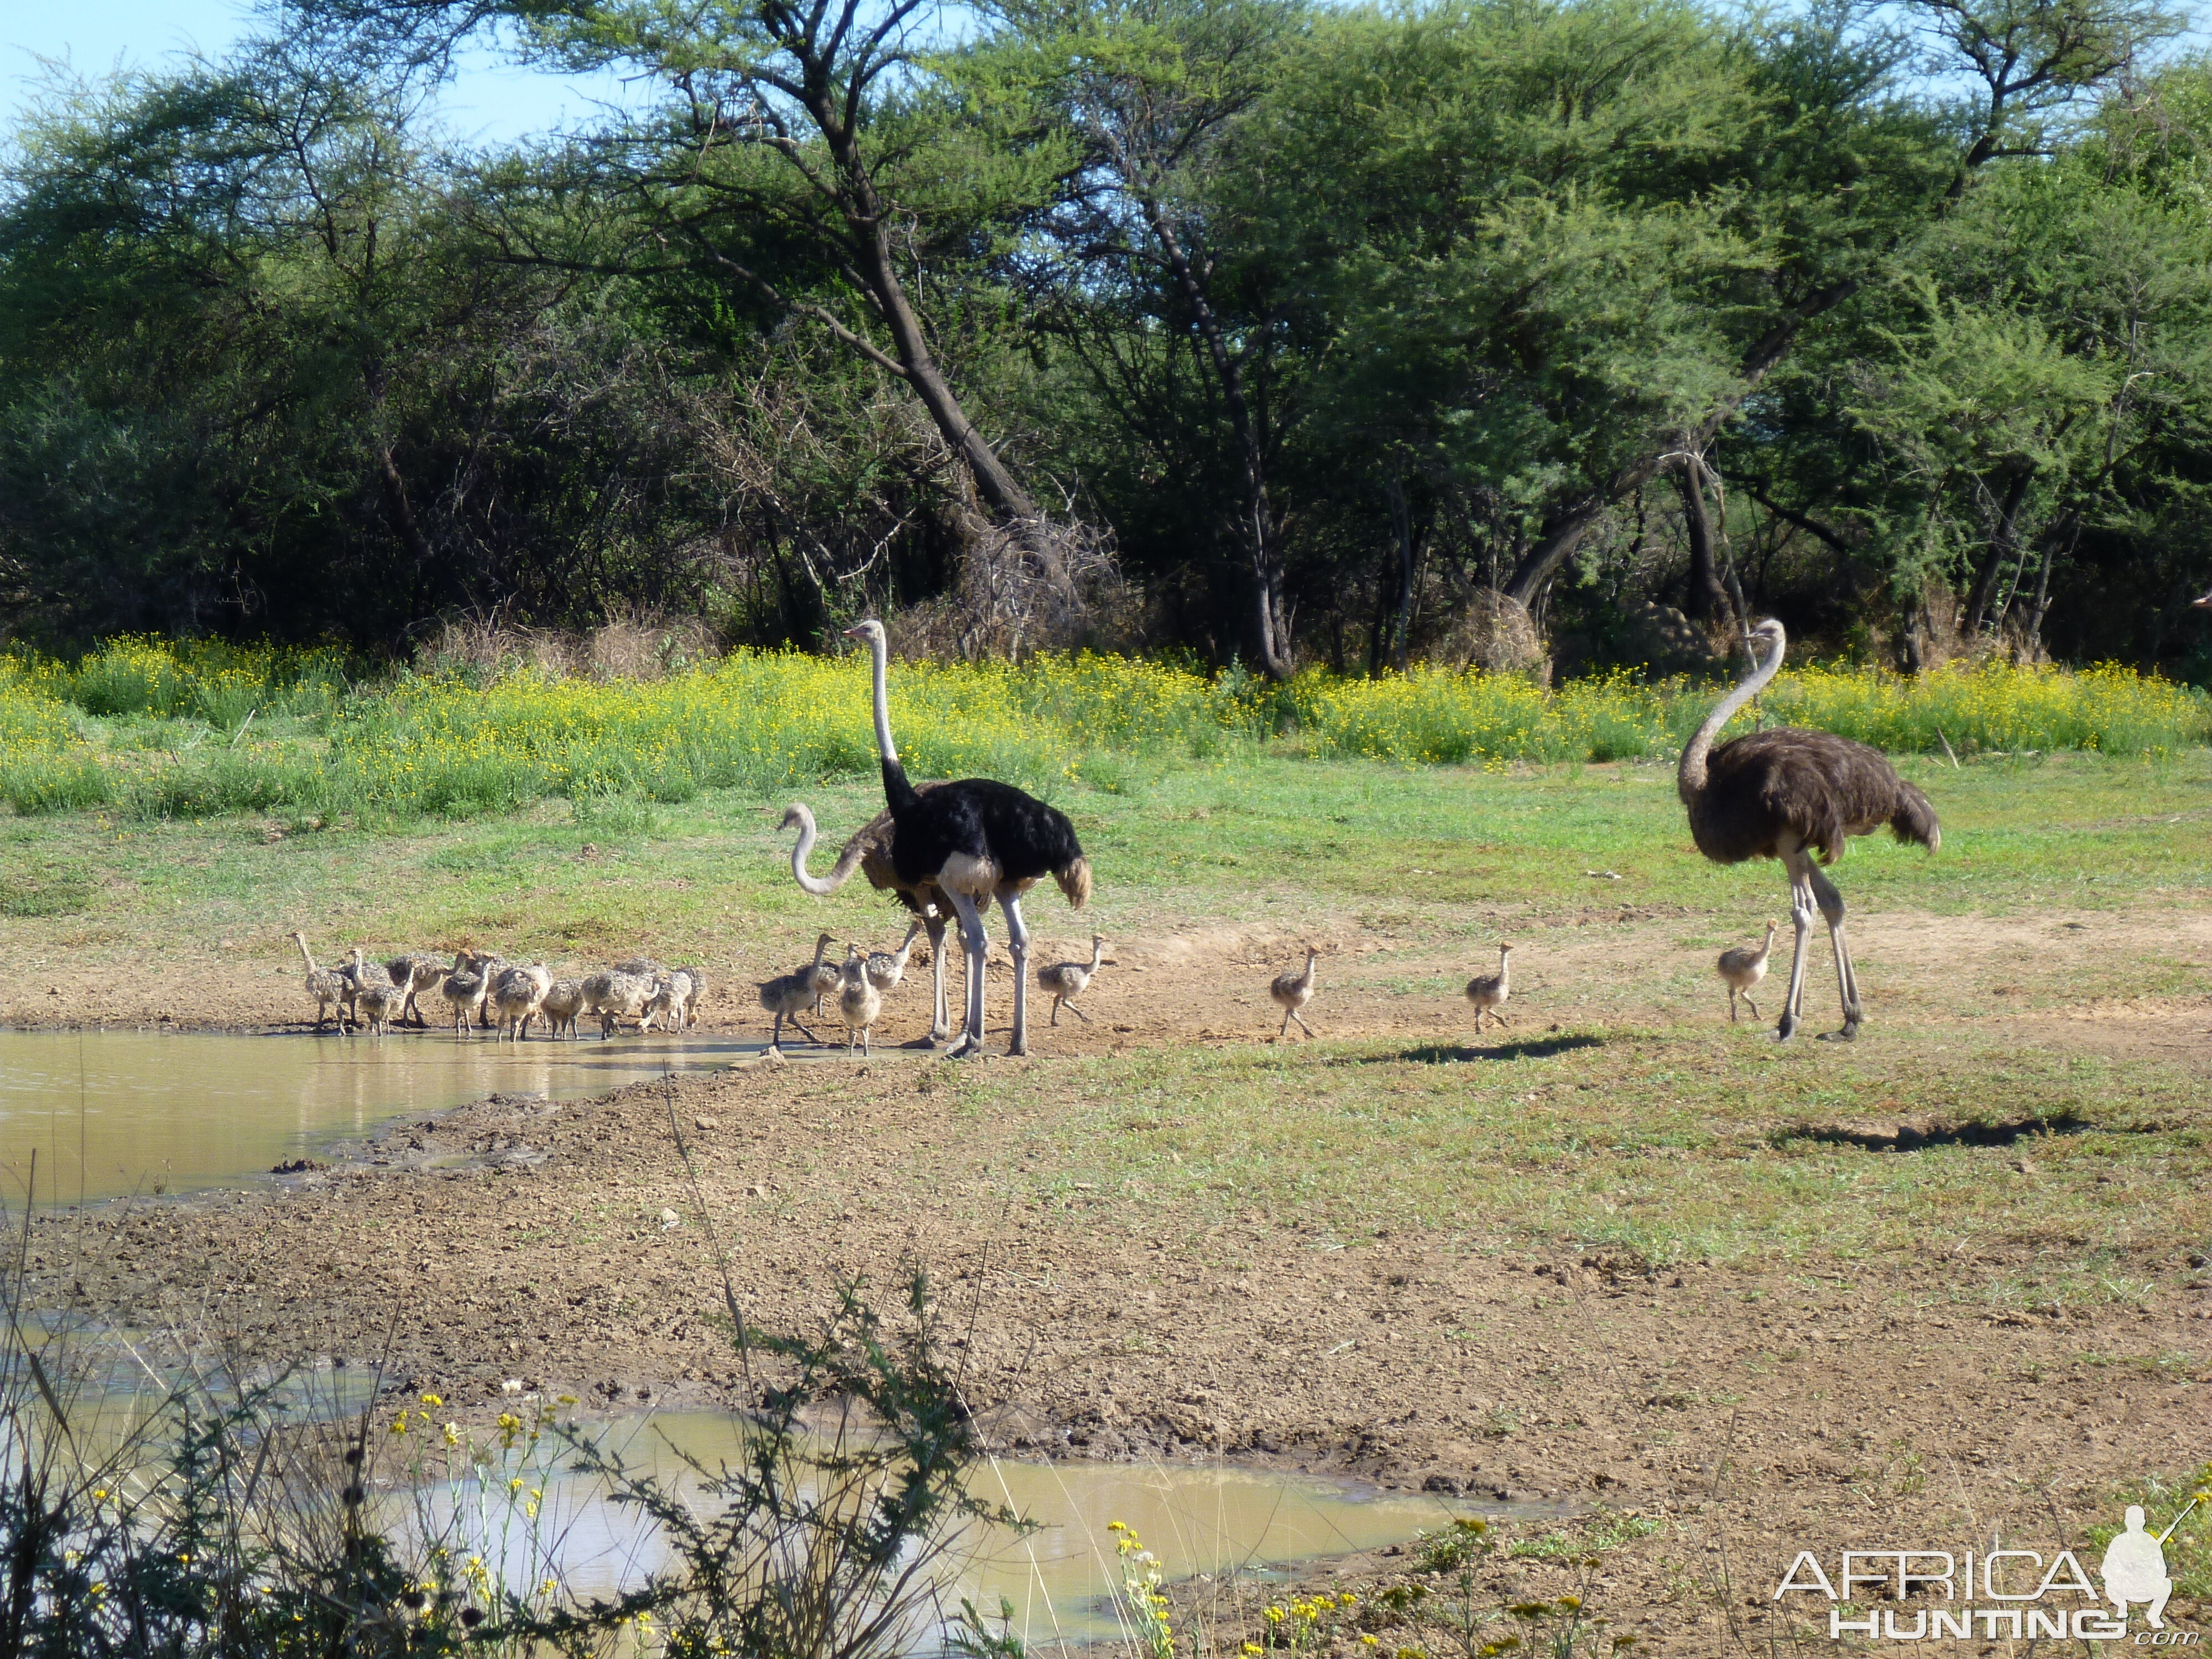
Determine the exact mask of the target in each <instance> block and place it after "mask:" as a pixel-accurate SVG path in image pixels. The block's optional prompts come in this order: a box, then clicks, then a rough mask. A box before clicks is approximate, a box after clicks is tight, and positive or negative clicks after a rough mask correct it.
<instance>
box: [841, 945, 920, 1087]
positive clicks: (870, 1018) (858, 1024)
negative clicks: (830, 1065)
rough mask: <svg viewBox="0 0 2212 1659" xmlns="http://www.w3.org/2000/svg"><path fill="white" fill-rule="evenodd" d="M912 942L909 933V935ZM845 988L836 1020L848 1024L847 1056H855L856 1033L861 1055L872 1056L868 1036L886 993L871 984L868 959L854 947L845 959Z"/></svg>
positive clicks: (882, 1007)
mask: <svg viewBox="0 0 2212 1659" xmlns="http://www.w3.org/2000/svg"><path fill="white" fill-rule="evenodd" d="M907 937H908V939H912V938H913V937H914V936H913V935H912V934H911V933H909V934H908V936H907ZM842 981H843V982H842V987H841V988H840V989H839V990H838V993H837V1017H838V1018H840V1019H842V1020H843V1021H844V1022H845V1057H846V1058H847V1059H848V1060H849V1059H851V1058H852V1055H853V1033H854V1032H855V1031H858V1032H859V1033H860V1054H861V1057H862V1058H863V1059H866V1057H867V1056H868V1055H869V1054H870V1052H871V1051H870V1048H869V1046H868V1034H869V1031H870V1030H871V1029H872V1027H873V1026H874V1025H875V1023H876V1020H877V1018H878V1016H880V1015H881V1014H882V1013H883V1012H884V994H883V993H882V992H881V991H878V989H876V987H874V986H873V985H872V984H871V983H870V982H869V981H868V960H867V958H866V957H864V956H862V955H861V954H860V946H859V945H854V946H853V947H852V949H851V951H849V952H848V955H847V956H846V957H845V971H844V974H843V975H842Z"/></svg>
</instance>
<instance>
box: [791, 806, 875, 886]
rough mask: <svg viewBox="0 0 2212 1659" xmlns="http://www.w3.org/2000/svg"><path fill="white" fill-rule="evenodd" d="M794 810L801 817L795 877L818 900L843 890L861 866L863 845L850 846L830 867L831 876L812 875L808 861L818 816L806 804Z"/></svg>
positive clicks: (793, 852) (793, 861)
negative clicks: (841, 888)
mask: <svg viewBox="0 0 2212 1659" xmlns="http://www.w3.org/2000/svg"><path fill="white" fill-rule="evenodd" d="M792 811H794V812H796V813H797V814H798V815H799V842H798V845H796V846H794V847H793V848H792V849H791V873H792V877H793V879H794V880H796V881H797V882H798V883H799V886H800V888H801V889H803V890H805V891H806V892H809V893H811V894H813V895H814V896H815V897H817V898H823V897H826V896H828V895H829V894H831V893H834V892H836V890H838V889H839V888H840V887H842V886H843V885H844V884H846V882H847V881H848V880H849V879H850V878H851V877H852V874H853V872H854V871H855V870H857V869H859V868H860V854H861V849H860V844H859V843H858V842H854V844H853V845H852V846H849V847H848V848H846V849H845V850H844V852H843V853H842V854H840V855H839V857H838V860H837V862H836V863H835V864H834V865H832V866H829V874H828V875H826V876H816V875H810V874H809V873H807V869H806V860H807V858H808V856H809V855H810V854H811V853H812V852H813V851H814V836H815V828H814V814H813V813H812V812H811V811H808V810H807V809H806V807H805V805H804V804H803V803H796V802H794V803H793V806H792Z"/></svg>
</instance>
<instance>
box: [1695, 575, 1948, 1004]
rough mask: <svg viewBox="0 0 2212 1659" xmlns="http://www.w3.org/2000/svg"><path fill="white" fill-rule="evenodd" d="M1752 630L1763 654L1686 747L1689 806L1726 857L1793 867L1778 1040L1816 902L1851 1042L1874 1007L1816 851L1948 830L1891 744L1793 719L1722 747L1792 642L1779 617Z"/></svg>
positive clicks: (1936, 841)
mask: <svg viewBox="0 0 2212 1659" xmlns="http://www.w3.org/2000/svg"><path fill="white" fill-rule="evenodd" d="M1751 638H1752V642H1753V646H1754V647H1756V648H1757V649H1758V650H1759V652H1760V653H1762V654H1763V660H1761V661H1760V662H1759V665H1758V667H1757V668H1755V669H1754V670H1753V671H1752V674H1751V677H1750V678H1748V679H1747V680H1745V681H1744V683H1743V684H1741V685H1739V686H1738V687H1736V689H1735V690H1733V691H1731V692H1729V695H1728V696H1725V697H1723V699H1722V700H1721V704H1720V707H1719V708H1716V709H1714V710H1713V712H1712V713H1711V714H1709V715H1707V716H1706V717H1705V724H1704V725H1703V726H1699V728H1698V734H1697V736H1695V737H1693V738H1691V739H1690V742H1689V746H1688V747H1686V749H1684V750H1682V764H1681V768H1680V771H1679V772H1678V773H1677V774H1676V777H1675V787H1676V789H1677V791H1678V792H1679V793H1680V795H1681V797H1682V805H1685V806H1686V807H1688V808H1689V809H1690V836H1691V839H1692V840H1693V841H1695V842H1697V843H1698V850H1699V852H1700V853H1703V854H1705V856H1706V857H1707V858H1709V859H1711V860H1713V861H1714V862H1715V863H1716V864H1741V863H1742V862H1743V861H1744V860H1746V859H1780V860H1782V867H1783V868H1784V869H1785V870H1787V871H1788V872H1790V920H1791V921H1794V922H1795V923H1796V928H1797V947H1796V954H1795V955H1794V956H1793V957H1791V958H1790V995H1789V998H1788V1000H1787V1001H1786V1002H1785V1004H1784V1007H1783V1010H1782V1023H1781V1024H1780V1025H1779V1026H1778V1028H1777V1029H1776V1030H1775V1033H1774V1036H1775V1041H1777V1042H1788V1041H1789V1040H1790V1038H1791V1037H1792V1036H1795V1035H1796V1030H1797V1025H1798V1020H1799V1018H1800V1014H1801V1010H1802V1003H1803V1000H1804V994H1805V935H1806V934H1807V933H1808V932H1810V931H1811V929H1812V926H1813V911H1814V908H1815V907H1816V906H1817V907H1818V908H1819V910H1820V914H1821V915H1822V916H1824V917H1826V920H1827V923H1828V938H1829V940H1830V942H1831V943H1832V944H1833V945H1834V946H1835V950H1836V980H1837V988H1838V992H1839V993H1840V994H1841V995H1842V998H1843V1004H1844V1029H1843V1030H1840V1031H1838V1032H1835V1033H1834V1034H1833V1038H1834V1040H1835V1041H1838V1042H1849V1041H1850V1040H1851V1039H1852V1038H1853V1037H1855V1036H1857V1035H1858V1032H1859V1024H1860V1022H1861V1021H1862V1020H1863V1019H1864V1018H1866V1016H1865V1014H1864V1013H1863V1012H1862V1011H1861V1009H1860V1007H1859V986H1858V980H1857V976H1856V975H1853V974H1852V972H1851V952H1850V946H1849V945H1846V944H1844V896H1843V895H1842V894H1841V893H1838V891H1837V890H1836V889H1835V884H1834V883H1832V882H1831V881H1830V880H1829V879H1828V878H1827V877H1826V875H1824V874H1823V873H1822V872H1821V871H1820V866H1819V865H1816V864H1814V861H1813V859H1812V857H1811V854H1813V853H1814V852H1817V853H1819V854H1820V863H1821V864H1832V863H1834V862H1835V861H1836V856H1837V854H1839V853H1841V852H1842V851H1843V850H1844V842H1846V841H1847V840H1848V839H1849V838H1850V837H1851V836H1865V835H1871V834H1872V833H1873V832H1874V831H1875V830H1877V829H1881V828H1882V827H1883V826H1884V825H1887V826H1888V828H1889V829H1890V832H1891V833H1892V834H1893V835H1894V836H1896V837H1897V838H1898V839H1899V841H1917V842H1919V843H1920V844H1921V845H1922V846H1923V847H1924V848H1927V849H1928V850H1929V852H1931V853H1932V852H1934V851H1936V848H1938V847H1940V846H1941V845H1942V840H1943V832H1942V826H1941V825H1939V824H1938V823H1936V809H1935V808H1934V807H1933V806H1931V805H1929V804H1928V797H1927V796H1925V795H1923V794H1922V793H1920V792H1919V791H1918V790H1917V789H1916V788H1914V787H1912V786H1911V784H1909V783H1907V782H1905V780H1904V779H1902V778H1900V777H1899V776H1898V775H1897V772H1896V769H1894V768H1893V767H1892V766H1891V765H1890V763H1889V762H1888V761H1887V759H1885V758H1884V757H1882V755H1881V751H1880V750H1874V749H1869V748H1868V747H1867V746H1866V744H1863V743H1853V742H1852V741H1851V740H1850V738H1838V737H1836V736H1833V735H1832V734H1831V733H1829V732H1801V731H1798V730H1796V728H1795V727H1792V726H1777V727H1776V728H1775V729H1774V730H1772V731H1771V732H1747V733H1746V734H1745V735H1744V736H1742V737H1741V738H1735V739H1733V740H1732V741H1730V742H1728V743H1724V744H1722V745H1721V746H1720V747H1719V748H1717V749H1715V748H1714V747H1713V738H1714V737H1715V736H1716V735H1717V734H1718V732H1719V731H1720V729H1721V728H1722V727H1723V726H1726V725H1727V724H1728V723H1729V720H1730V719H1731V718H1732V717H1733V716H1734V715H1735V712H1736V710H1738V709H1739V708H1742V707H1743V706H1744V704H1746V703H1747V702H1750V701H1751V700H1752V699H1753V697H1755V696H1758V695H1759V692H1760V690H1763V689H1764V688H1765V684H1766V683H1767V682H1768V681H1769V680H1771V679H1772V678H1774V677H1775V675H1776V674H1777V673H1778V672H1779V671H1780V670H1781V667H1782V653H1783V652H1784V649H1785V648H1786V647H1788V644H1789V637H1788V635H1785V634H1784V633H1783V631H1782V624H1781V623H1778V622H1776V621H1774V620H1773V619H1772V618H1771V617H1770V618H1769V619H1768V620H1767V621H1765V622H1763V623H1759V626H1758V627H1757V628H1754V629H1752V632H1751Z"/></svg>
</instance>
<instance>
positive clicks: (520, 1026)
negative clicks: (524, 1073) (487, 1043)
mask: <svg viewBox="0 0 2212 1659" xmlns="http://www.w3.org/2000/svg"><path fill="white" fill-rule="evenodd" d="M552 988H553V972H552V969H550V968H548V967H546V965H545V964H544V963H542V962H532V963H522V964H520V965H519V966H516V967H513V968H510V969H507V971H506V972H505V973H503V974H501V975H500V976H499V978H498V979H497V980H496V981H494V982H493V985H492V987H491V1003H492V1007H493V1009H494V1010H495V1012H497V1013H498V1015H499V1024H500V1030H501V1035H502V1036H506V1037H507V1038H509V1039H510V1040H512V1041H513V1042H521V1041H522V1039H523V1038H524V1037H526V1036H529V1035H530V1022H531V1021H532V1020H533V1019H535V1018H537V1017H538V1010H539V1009H541V1008H543V1007H544V1006H545V994H546V993H547V992H548V991H550V990H551V989H552Z"/></svg>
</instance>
